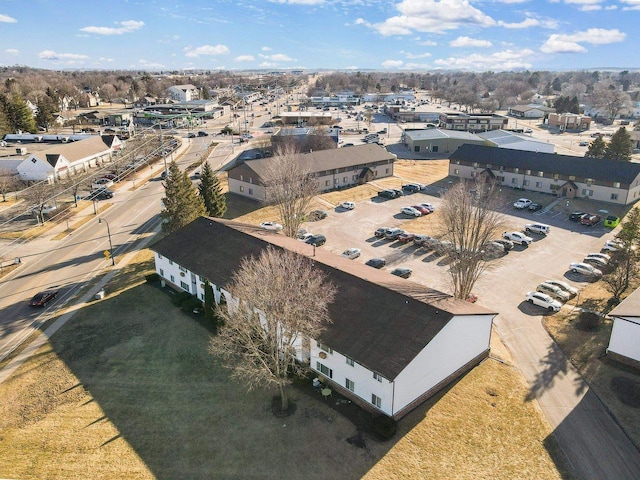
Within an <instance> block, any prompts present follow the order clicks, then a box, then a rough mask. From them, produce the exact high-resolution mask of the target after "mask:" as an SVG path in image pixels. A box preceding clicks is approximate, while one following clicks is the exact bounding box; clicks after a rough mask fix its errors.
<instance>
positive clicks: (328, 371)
mask: <svg viewBox="0 0 640 480" xmlns="http://www.w3.org/2000/svg"><path fill="white" fill-rule="evenodd" d="M316 370H318V371H319V372H320V373H321V374H323V375H324V376H325V377H329V378H333V370H331V369H330V368H329V367H327V366H326V365H323V364H322V363H320V362H316Z"/></svg>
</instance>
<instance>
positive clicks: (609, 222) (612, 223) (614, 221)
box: [604, 215, 620, 228]
mask: <svg viewBox="0 0 640 480" xmlns="http://www.w3.org/2000/svg"><path fill="white" fill-rule="evenodd" d="M619 223H620V217H616V216H615V215H607V218H605V219H604V226H605V227H609V228H616V227H617V226H618V224H619Z"/></svg>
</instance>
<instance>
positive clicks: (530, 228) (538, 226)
mask: <svg viewBox="0 0 640 480" xmlns="http://www.w3.org/2000/svg"><path fill="white" fill-rule="evenodd" d="M524 230H525V232H527V233H537V234H539V235H547V234H548V233H549V232H550V231H551V227H550V226H549V225H545V224H544V223H527V224H526V225H525V226H524Z"/></svg>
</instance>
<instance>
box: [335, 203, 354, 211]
mask: <svg viewBox="0 0 640 480" xmlns="http://www.w3.org/2000/svg"><path fill="white" fill-rule="evenodd" d="M338 207H340V208H343V209H344V210H353V209H354V208H356V204H355V203H353V202H342V203H341V204H340V205H338Z"/></svg>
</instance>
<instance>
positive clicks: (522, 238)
mask: <svg viewBox="0 0 640 480" xmlns="http://www.w3.org/2000/svg"><path fill="white" fill-rule="evenodd" d="M502 238H504V239H505V240H511V241H512V242H513V243H518V244H520V245H524V246H528V245H529V244H530V243H531V242H533V238H531V237H527V236H526V235H525V234H524V233H522V232H504V233H503V234H502Z"/></svg>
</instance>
